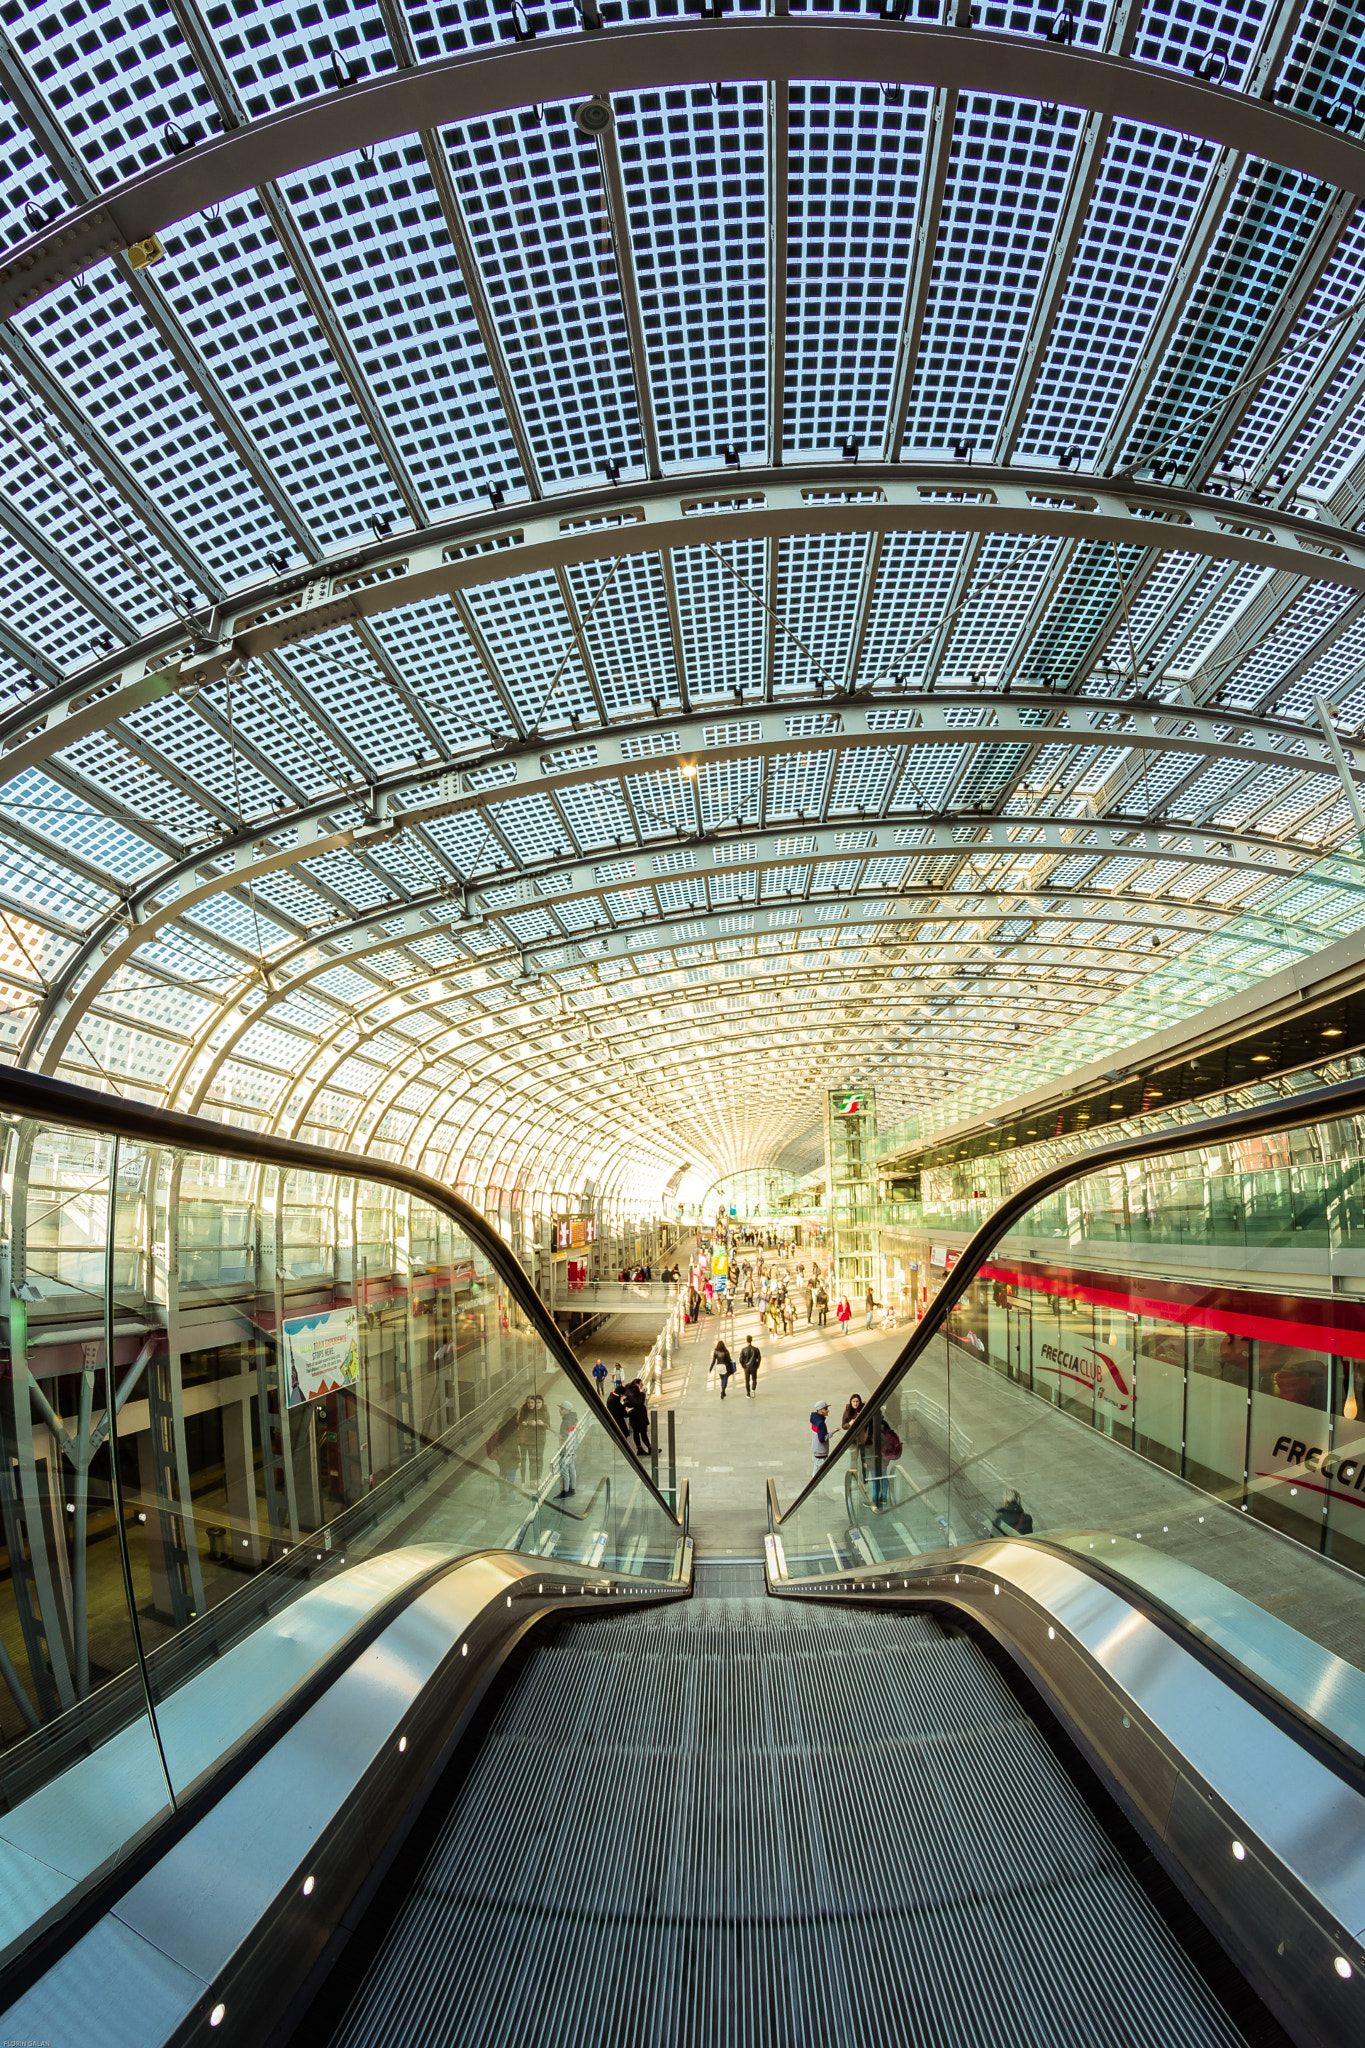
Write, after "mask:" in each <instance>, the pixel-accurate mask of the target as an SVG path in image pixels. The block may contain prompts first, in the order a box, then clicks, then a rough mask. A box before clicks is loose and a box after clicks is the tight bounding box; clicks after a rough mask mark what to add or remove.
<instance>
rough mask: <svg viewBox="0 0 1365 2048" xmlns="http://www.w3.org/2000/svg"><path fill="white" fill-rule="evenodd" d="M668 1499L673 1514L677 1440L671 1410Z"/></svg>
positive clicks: (676, 1503)
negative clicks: (671, 1504)
mask: <svg viewBox="0 0 1365 2048" xmlns="http://www.w3.org/2000/svg"><path fill="white" fill-rule="evenodd" d="M668 1497H669V1499H670V1500H671V1501H672V1503H673V1508H674V1512H675V1513H676V1512H677V1506H678V1439H677V1435H676V1432H675V1431H674V1428H673V1410H672V1409H671V1408H670V1409H669V1411H668Z"/></svg>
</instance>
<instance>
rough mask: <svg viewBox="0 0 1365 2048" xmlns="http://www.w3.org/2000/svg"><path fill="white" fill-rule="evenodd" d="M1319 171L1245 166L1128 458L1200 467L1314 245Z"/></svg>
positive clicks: (1320, 203)
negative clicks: (1221, 406) (1221, 414)
mask: <svg viewBox="0 0 1365 2048" xmlns="http://www.w3.org/2000/svg"><path fill="white" fill-rule="evenodd" d="M1323 195H1324V188H1323V187H1322V186H1320V185H1319V184H1318V183H1317V182H1316V181H1315V180H1313V179H1309V178H1304V177H1301V176H1299V175H1298V174H1296V173H1294V172H1292V171H1285V170H1281V169H1280V168H1279V167H1278V166H1277V165H1274V164H1263V163H1260V162H1258V161H1256V160H1254V159H1253V160H1252V161H1251V162H1249V163H1248V164H1246V165H1245V167H1244V168H1243V169H1242V170H1241V172H1240V173H1239V175H1238V178H1237V183H1236V186H1235V188H1234V190H1233V193H1232V197H1231V200H1230V203H1229V205H1228V209H1227V213H1226V216H1225V218H1224V221H1223V224H1222V227H1221V230H1220V232H1219V235H1218V238H1217V240H1216V242H1215V244H1214V246H1213V249H1212V250H1211V252H1210V254H1209V256H1208V259H1207V261H1206V263H1205V265H1204V268H1203V270H1202V271H1201V273H1200V276H1199V278H1198V281H1197V282H1196V285H1195V288H1194V290H1193V292H1192V293H1191V295H1190V300H1189V305H1188V307H1187V309H1186V311H1185V314H1184V317H1183V319H1182V320H1181V323H1180V326H1179V328H1178V330H1177V332H1176V334H1175V337H1174V339H1173V340H1172V342H1171V345H1170V347H1169V349H1168V350H1167V352H1166V354H1165V356H1164V358H1163V360H1162V363H1161V367H1160V371H1159V373H1158V375H1157V377H1156V379H1155V382H1154V384H1153V388H1152V390H1151V392H1150V394H1149V395H1148V398H1147V400H1146V403H1145V404H1144V406H1143V408H1142V412H1141V414H1140V415H1139V417H1138V419H1137V420H1136V422H1135V423H1134V425H1133V428H1132V431H1131V432H1130V433H1129V435H1128V437H1127V445H1126V447H1125V449H1124V452H1123V458H1122V459H1123V461H1124V463H1125V464H1127V465H1133V464H1141V463H1142V462H1144V461H1145V460H1147V459H1149V458H1151V457H1154V456H1160V457H1162V458H1163V459H1164V460H1166V461H1167V462H1169V463H1171V464H1173V465H1174V466H1175V467H1176V468H1177V470H1180V471H1184V470H1187V469H1189V468H1190V466H1191V465H1192V464H1195V465H1197V466H1199V467H1202V466H1203V451H1204V450H1205V449H1206V447H1207V445H1208V443H1209V439H1210V435H1211V433H1212V430H1213V423H1214V421H1215V420H1216V418H1217V404H1218V401H1219V400H1225V399H1227V398H1228V396H1229V395H1230V394H1231V392H1232V391H1233V390H1234V388H1235V387H1236V386H1237V385H1238V384H1239V383H1240V382H1241V380H1242V379H1243V378H1244V377H1245V376H1246V374H1247V370H1248V367H1249V365H1250V364H1251V362H1252V361H1253V360H1254V357H1255V352H1256V349H1257V347H1258V345H1259V343H1260V342H1261V340H1262V337H1263V335H1264V334H1265V332H1266V330H1267V328H1268V327H1269V326H1270V324H1271V323H1272V321H1273V319H1274V317H1275V315H1276V313H1277V311H1278V308H1279V306H1280V304H1281V302H1282V300H1283V298H1284V296H1285V294H1286V293H1287V292H1288V291H1289V289H1290V287H1291V285H1292V284H1293V282H1294V280H1295V278H1296V275H1297V273H1298V271H1299V267H1300V264H1301V263H1302V262H1303V260H1304V258H1305V256H1306V255H1307V254H1308V253H1309V251H1310V249H1311V246H1312V242H1313V236H1314V234H1315V231H1316V230H1317V228H1318V227H1319V225H1320V223H1321V220H1322V217H1323V214H1324V211H1325V208H1326V199H1325V197H1324V196H1323Z"/></svg>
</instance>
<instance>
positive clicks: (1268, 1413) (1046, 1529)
mask: <svg viewBox="0 0 1365 2048" xmlns="http://www.w3.org/2000/svg"><path fill="white" fill-rule="evenodd" d="M1314 1102H1317V1103H1318V1104H1321V1105H1322V1106H1323V1107H1330V1108H1331V1109H1332V1110H1333V1111H1334V1112H1335V1113H1334V1114H1332V1115H1331V1116H1321V1115H1320V1116H1319V1118H1318V1120H1316V1121H1309V1120H1308V1117H1307V1115H1306V1114H1305V1113H1306V1112H1308V1111H1310V1110H1311V1108H1312V1106H1313V1103H1314ZM1348 1109H1349V1111H1350V1114H1349V1115H1347V1114H1346V1112H1347V1110H1348ZM1363 1111H1365V1091H1363V1090H1362V1088H1361V1086H1360V1084H1359V1083H1350V1084H1346V1086H1345V1087H1344V1088H1343V1089H1340V1090H1330V1091H1323V1094H1322V1095H1321V1096H1320V1097H1317V1098H1311V1099H1309V1100H1307V1101H1306V1100H1305V1099H1304V1098H1303V1097H1300V1098H1299V1099H1298V1102H1297V1103H1296V1104H1295V1105H1293V1106H1290V1105H1288V1104H1286V1105H1283V1106H1277V1108H1276V1109H1275V1110H1273V1111H1270V1112H1264V1111H1263V1112H1258V1113H1257V1116H1258V1117H1259V1126H1257V1124H1256V1122H1255V1119H1252V1118H1251V1117H1249V1116H1242V1117H1232V1118H1228V1119H1220V1120H1217V1121H1211V1122H1210V1123H1209V1124H1207V1125H1206V1126H1204V1127H1203V1128H1202V1131H1201V1132H1200V1134H1199V1142H1187V1143H1185V1144H1184V1145H1176V1144H1175V1143H1174V1142H1173V1134H1167V1135H1166V1136H1165V1137H1164V1138H1163V1139H1160V1140H1157V1139H1148V1140H1144V1141H1142V1142H1141V1144H1134V1145H1132V1146H1130V1147H1127V1148H1125V1146H1124V1145H1122V1144H1120V1145H1116V1146H1112V1147H1109V1148H1107V1150H1106V1152H1105V1153H1104V1154H1102V1155H1099V1156H1100V1158H1101V1159H1102V1160H1103V1161H1104V1162H1105V1163H1104V1164H1102V1165H1100V1164H1097V1163H1096V1159H1095V1157H1094V1156H1092V1158H1091V1160H1089V1161H1082V1162H1076V1163H1075V1164H1073V1165H1072V1166H1071V1167H1069V1168H1061V1169H1058V1170H1057V1171H1056V1172H1055V1173H1054V1174H1053V1175H1051V1176H1050V1177H1049V1178H1050V1180H1051V1181H1052V1183H1053V1184H1052V1185H1051V1186H1049V1187H1047V1188H1046V1190H1045V1191H1044V1192H1042V1193H1040V1195H1039V1196H1038V1198H1037V1199H1036V1200H1033V1201H1030V1200H1029V1199H1028V1193H1027V1191H1026V1190H1025V1191H1024V1192H1022V1193H1021V1194H1020V1195H1019V1196H1017V1197H1015V1198H1014V1199H1013V1201H1012V1203H1011V1204H1010V1205H1009V1207H1008V1208H1007V1210H1006V1211H1005V1212H1004V1213H1002V1214H1001V1215H1000V1217H999V1218H998V1219H997V1221H996V1222H994V1223H992V1224H989V1225H987V1226H986V1228H985V1229H983V1230H982V1231H981V1232H979V1233H978V1235H977V1236H976V1237H975V1238H973V1239H972V1240H971V1241H970V1243H969V1244H965V1245H963V1246H962V1247H961V1249H960V1253H959V1254H958V1256H957V1258H956V1262H954V1256H953V1255H954V1249H955V1248H954V1247H952V1246H951V1245H949V1244H946V1243H945V1244H944V1245H943V1246H942V1249H941V1250H939V1253H938V1259H937V1263H938V1264H939V1266H940V1267H944V1266H946V1268H947V1270H946V1274H945V1278H944V1283H943V1287H942V1290H941V1293H940V1295H939V1297H938V1299H937V1300H936V1301H935V1303H934V1304H933V1306H932V1308H931V1310H930V1311H929V1314H928V1316H927V1317H926V1321H925V1323H924V1324H923V1325H922V1326H921V1329H920V1331H919V1332H918V1333H917V1335H916V1337H915V1338H914V1339H913V1340H912V1342H911V1344H910V1345H909V1346H908V1347H907V1350H906V1352H905V1353H904V1354H902V1358H901V1359H900V1360H899V1361H898V1363H897V1366H896V1368H895V1369H894V1370H893V1373H892V1374H891V1375H889V1376H888V1380H887V1382H886V1383H884V1386H883V1388H882V1389H880V1390H879V1391H878V1395H877V1396H876V1397H874V1398H873V1399H872V1400H871V1401H870V1402H869V1404H868V1406H867V1409H866V1410H865V1411H864V1415H863V1416H862V1417H861V1418H859V1421H858V1423H857V1424H856V1425H855V1426H854V1427H853V1428H852V1429H851V1430H850V1431H849V1432H848V1434H847V1436H846V1437H845V1438H844V1439H843V1440H842V1441H840V1439H839V1438H838V1437H837V1436H836V1438H835V1445H836V1454H835V1456H833V1457H832V1458H831V1459H830V1461H829V1463H828V1466H827V1469H826V1470H825V1471H824V1472H823V1473H822V1474H821V1476H820V1477H819V1479H818V1480H816V1481H815V1482H813V1484H812V1485H811V1486H810V1487H809V1488H808V1489H807V1490H806V1493H805V1494H804V1495H803V1496H802V1497H801V1498H800V1499H799V1500H798V1501H797V1502H796V1504H795V1505H794V1506H793V1507H792V1508H791V1509H790V1510H789V1511H788V1512H787V1513H785V1514H783V1515H782V1516H781V1518H780V1521H779V1522H778V1523H777V1527H776V1531H775V1537H774V1558H775V1561H776V1565H777V1569H778V1570H779V1571H780V1572H781V1573H783V1574H785V1575H786V1576H788V1577H790V1578H793V1579H799V1578H809V1577H812V1576H823V1575H825V1574H829V1573H835V1572H840V1571H843V1572H848V1571H850V1570H856V1569H859V1568H866V1567H872V1568H874V1569H875V1568H878V1567H881V1566H883V1565H895V1566H897V1567H901V1566H912V1565H913V1564H914V1562H915V1561H916V1560H918V1559H921V1558H924V1557H926V1556H930V1555H934V1556H936V1557H937V1559H938V1561H939V1562H940V1563H941V1561H942V1553H943V1552H945V1551H952V1550H954V1549H957V1548H960V1547H961V1546H964V1545H970V1544H977V1543H982V1542H995V1541H999V1540H1000V1539H1002V1538H1004V1539H1009V1540H1021V1541H1028V1542H1040V1541H1041V1542H1048V1543H1051V1544H1054V1545H1058V1546H1061V1547H1064V1548H1065V1549H1066V1550H1067V1551H1068V1552H1069V1553H1070V1554H1072V1555H1073V1556H1076V1557H1078V1558H1079V1559H1081V1561H1082V1562H1083V1563H1085V1564H1086V1565H1087V1566H1088V1567H1089V1568H1092V1569H1096V1570H1102V1571H1104V1572H1108V1573H1115V1574H1117V1575H1119V1576H1120V1577H1122V1578H1123V1579H1125V1580H1126V1581H1128V1582H1129V1583H1130V1584H1131V1585H1132V1586H1134V1587H1136V1588H1138V1589H1139V1590H1140V1592H1141V1594H1142V1597H1143V1598H1144V1600H1146V1601H1147V1602H1148V1603H1149V1604H1151V1605H1152V1606H1154V1607H1155V1608H1157V1609H1158V1610H1159V1611H1161V1612H1163V1613H1165V1614H1166V1615H1167V1616H1169V1617H1170V1618H1171V1619H1172V1620H1174V1621H1175V1622H1177V1623H1178V1624H1179V1625H1180V1626H1181V1627H1183V1628H1187V1629H1189V1630H1191V1631H1192V1632H1194V1633H1195V1634H1196V1635H1197V1636H1199V1637H1201V1638H1202V1639H1203V1640H1204V1641H1205V1642H1206V1643H1207V1644H1208V1645H1209V1646H1210V1647H1211V1648H1213V1649H1214V1650H1216V1651H1217V1653H1218V1654H1219V1655H1220V1656H1221V1657H1224V1658H1226V1659H1228V1660H1229V1661H1231V1662H1232V1663H1234V1664H1236V1665H1237V1666H1238V1667H1239V1669H1240V1670H1242V1671H1243V1672H1244V1673H1245V1674H1247V1675H1248V1676H1249V1677H1251V1678H1252V1679H1254V1680H1255V1682H1256V1683H1257V1684H1258V1685H1260V1686H1262V1687H1264V1688H1266V1689H1268V1690H1270V1691H1272V1692H1273V1693H1275V1694H1276V1695H1277V1696H1278V1698H1279V1699H1280V1700H1281V1701H1282V1702H1283V1703H1284V1704H1286V1705H1287V1706H1288V1707H1290V1708H1291V1709H1292V1711H1293V1712H1294V1713H1295V1714H1296V1715H1298V1716H1300V1717H1301V1718H1303V1719H1304V1720H1306V1721H1309V1722H1311V1723H1313V1724H1314V1725H1315V1726H1316V1727H1317V1728H1318V1729H1319V1730H1320V1731H1321V1732H1322V1733H1323V1734H1325V1735H1326V1736H1327V1737H1328V1738H1329V1739H1331V1740H1332V1741H1333V1742H1334V1743H1336V1744H1337V1745H1339V1746H1341V1747H1343V1748H1345V1749H1346V1750H1348V1751H1349V1752H1350V1753H1351V1754H1352V1756H1353V1757H1355V1758H1356V1759H1357V1760H1359V1759H1360V1758H1361V1756H1362V1755H1365V1414H1363V1413H1362V1411H1363V1410H1365V1249H1362V1248H1360V1239H1359V1229H1358V1220H1357V1218H1358V1209H1359V1201H1360V1195H1359V1187H1360V1159H1361V1156H1362V1152H1363V1151H1365V1143H1363V1142H1362V1141H1363V1140H1365V1124H1363V1123H1362V1121H1361V1117H1362V1112H1363ZM1277 1117H1278V1119H1279V1122H1280V1124H1281V1128H1278V1129H1277V1128H1274V1127H1273V1126H1274V1124H1275V1121H1276V1118H1277ZM1249 1125H1250V1126H1251V1127H1248V1126H1249ZM1158 1143H1160V1144H1163V1145H1164V1146H1165V1147H1166V1148H1167V1149H1165V1150H1163V1151H1161V1152H1157V1151H1156V1150H1155V1146H1156V1145H1157V1144H1158ZM1144 1147H1145V1150H1144V1149H1143V1148H1144ZM1125 1151H1126V1152H1127V1154H1128V1156H1124V1155H1125ZM1272 1188H1278V1189H1279V1191H1280V1192H1279V1196H1277V1197H1276V1199H1275V1201H1274V1202H1273V1203H1272V1202H1271V1201H1270V1199H1269V1196H1268V1194H1267V1190H1269V1189H1272ZM1175 1190H1179V1200H1180V1204H1181V1206H1182V1208H1183V1209H1184V1211H1185V1213H1186V1214H1187V1215H1188V1216H1189V1217H1191V1218H1194V1217H1198V1216H1202V1217H1204V1218H1206V1219H1207V1218H1210V1217H1212V1218H1213V1219H1214V1223H1210V1224H1208V1225H1207V1227H1205V1226H1201V1227H1200V1228H1199V1229H1198V1230H1195V1229H1194V1228H1193V1227H1192V1226H1191V1228H1190V1229H1189V1231H1188V1232H1187V1234H1186V1236H1185V1237H1184V1239H1183V1240H1182V1241H1180V1242H1173V1240H1172V1236H1171V1233H1170V1230H1169V1228H1168V1227H1166V1224H1165V1222H1163V1225H1162V1227H1161V1228H1160V1229H1153V1228H1152V1227H1151V1219H1152V1218H1153V1217H1154V1216H1156V1215H1160V1216H1162V1217H1163V1219H1169V1217H1170V1214H1171V1212H1172V1207H1173V1203H1174V1202H1175V1199H1176V1198H1175V1194H1174V1191H1175ZM1287 1191H1294V1193H1295V1202H1294V1209H1293V1213H1294V1215H1295V1216H1296V1217H1297V1219H1298V1220H1297V1223H1296V1224H1295V1226H1294V1227H1292V1228H1289V1227H1283V1228H1280V1227H1277V1228H1276V1229H1274V1230H1271V1229H1270V1228H1268V1227H1267V1228H1265V1229H1260V1228H1258V1227H1256V1224H1255V1217H1256V1215H1258V1214H1264V1215H1266V1216H1269V1214H1270V1212H1271V1209H1272V1208H1273V1209H1274V1211H1275V1213H1276V1215H1277V1216H1281V1217H1282V1216H1283V1214H1284V1213H1285V1211H1286V1210H1287V1209H1288V1208H1289V1206H1290V1205H1289V1203H1288V1201H1287V1199H1281V1198H1282V1197H1285V1196H1286V1192H1287ZM1310 1196H1311V1202H1310V1201H1309V1197H1310ZM1305 1205H1307V1206H1305ZM1310 1208H1311V1214H1310V1213H1309V1209H1310ZM1220 1219H1222V1220H1224V1221H1226V1222H1227V1223H1228V1226H1229V1227H1228V1228H1227V1229H1223V1228H1222V1227H1221V1222H1220ZM1215 1223H1216V1224H1218V1225H1219V1227H1217V1228H1215V1227H1214V1224H1215ZM1234 1225H1235V1227H1234ZM940 1228H941V1227H940ZM936 1249H937V1248H936ZM927 1262H928V1261H927V1256H926V1263H927Z"/></svg>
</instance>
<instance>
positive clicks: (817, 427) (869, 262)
mask: <svg viewBox="0 0 1365 2048" xmlns="http://www.w3.org/2000/svg"><path fill="white" fill-rule="evenodd" d="M929 106H930V95H929V94H928V93H927V92H925V91H921V90H911V91H908V92H905V93H903V94H901V95H900V96H899V97H897V98H892V97H891V96H890V95H889V94H886V93H883V92H882V91H881V90H880V89H879V88H878V87H876V86H870V85H868V86H832V85H799V84H794V85H793V86H792V87H791V89H790V102H789V116H788V120H789V164H788V171H787V179H788V186H787V219H788V241H787V255H786V281H787V291H786V299H787V305H786V360H785V373H784V382H783V406H784V414H783V446H784V448H785V449H787V450H788V451H821V452H823V453H825V454H828V453H829V452H830V451H833V450H836V449H840V448H842V446H843V445H844V444H845V443H846V442H849V441H852V442H853V443H855V444H856V445H857V446H858V447H859V448H861V449H869V450H871V449H875V448H879V447H880V446H882V445H883V444H884V443H885V440H886V437H887V434H888V431H889V428H890V409H891V400H892V395H893V382H894V377H895V370H896V362H897V356H898V350H899V345H900V340H901V330H902V326H903V322H904V304H905V293H906V287H907V284H908V281H909V276H910V266H911V262H912V259H913V253H914V239H915V234H916V229H917V223H918V204H919V192H920V184H921V180H922V177H923V171H924V162H923V159H924V147H925V139H926V134H927V115H928V109H929Z"/></svg>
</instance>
